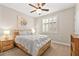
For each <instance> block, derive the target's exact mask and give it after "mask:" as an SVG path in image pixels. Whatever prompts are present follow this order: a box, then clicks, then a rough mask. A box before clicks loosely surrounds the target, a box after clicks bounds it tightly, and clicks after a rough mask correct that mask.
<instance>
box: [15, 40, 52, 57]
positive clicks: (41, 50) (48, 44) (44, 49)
mask: <svg viewBox="0 0 79 59" xmlns="http://www.w3.org/2000/svg"><path fill="white" fill-rule="evenodd" d="M16 46H17V47H18V48H20V49H21V50H23V51H24V52H25V53H27V54H28V55H31V53H28V49H26V48H25V47H23V46H22V45H21V44H18V43H16ZM50 46H51V40H50V41H48V42H47V43H46V44H45V45H44V46H43V47H41V48H40V49H39V50H38V53H37V55H38V56H39V55H42V54H43V53H44V52H45V51H46V50H47V49H48V48H49V47H50Z"/></svg>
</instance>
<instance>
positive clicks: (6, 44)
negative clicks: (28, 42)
mask: <svg viewBox="0 0 79 59" xmlns="http://www.w3.org/2000/svg"><path fill="white" fill-rule="evenodd" d="M13 47H14V40H13V39H12V38H8V39H7V40H6V39H5V38H0V52H3V51H6V50H9V49H11V48H13Z"/></svg>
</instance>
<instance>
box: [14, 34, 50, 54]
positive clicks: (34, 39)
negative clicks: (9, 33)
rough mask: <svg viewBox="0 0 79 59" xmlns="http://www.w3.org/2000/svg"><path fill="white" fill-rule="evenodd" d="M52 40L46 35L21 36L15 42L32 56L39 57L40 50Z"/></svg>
mask: <svg viewBox="0 0 79 59" xmlns="http://www.w3.org/2000/svg"><path fill="white" fill-rule="evenodd" d="M48 41H50V39H49V38H48V36H46V35H19V36H17V37H16V40H15V42H16V43H18V44H21V45H22V46H23V47H25V48H26V49H27V50H28V53H30V54H31V55H37V53H38V51H39V49H40V48H41V47H42V46H43V45H45V44H46V43H47V42H48Z"/></svg>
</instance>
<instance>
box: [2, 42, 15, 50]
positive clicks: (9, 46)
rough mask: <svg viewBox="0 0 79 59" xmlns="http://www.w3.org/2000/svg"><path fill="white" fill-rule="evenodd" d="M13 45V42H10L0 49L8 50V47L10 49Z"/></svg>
mask: <svg viewBox="0 0 79 59" xmlns="http://www.w3.org/2000/svg"><path fill="white" fill-rule="evenodd" d="M13 47H14V45H13V44H10V45H8V46H5V47H3V48H2V51H6V50H9V49H11V48H13Z"/></svg>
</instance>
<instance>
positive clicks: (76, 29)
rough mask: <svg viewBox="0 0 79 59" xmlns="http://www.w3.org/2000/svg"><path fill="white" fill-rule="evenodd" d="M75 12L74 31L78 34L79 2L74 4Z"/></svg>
mask: <svg viewBox="0 0 79 59" xmlns="http://www.w3.org/2000/svg"><path fill="white" fill-rule="evenodd" d="M75 12H76V14H75V33H76V34H79V4H76V10H75Z"/></svg>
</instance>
